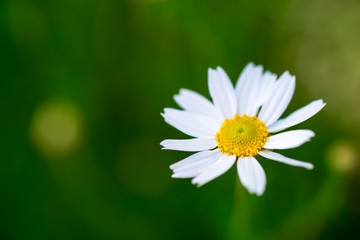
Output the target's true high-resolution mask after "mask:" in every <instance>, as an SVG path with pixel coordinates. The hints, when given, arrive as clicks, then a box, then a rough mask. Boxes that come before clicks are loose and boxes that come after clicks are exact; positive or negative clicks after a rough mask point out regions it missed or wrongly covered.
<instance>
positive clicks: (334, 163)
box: [326, 140, 359, 174]
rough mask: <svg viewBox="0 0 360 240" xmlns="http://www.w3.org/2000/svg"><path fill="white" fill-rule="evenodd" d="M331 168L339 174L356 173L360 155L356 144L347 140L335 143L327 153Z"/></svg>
mask: <svg viewBox="0 0 360 240" xmlns="http://www.w3.org/2000/svg"><path fill="white" fill-rule="evenodd" d="M326 160H327V163H328V165H329V167H330V168H331V169H332V170H333V171H335V172H338V173H342V174H347V173H352V172H354V171H355V170H356V169H357V168H358V167H359V155H358V151H357V149H356V148H355V146H354V144H353V143H352V142H350V141H346V140H338V141H335V142H333V143H332V144H331V145H330V146H329V147H328V149H327V151H326Z"/></svg>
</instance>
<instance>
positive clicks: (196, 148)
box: [161, 63, 325, 196]
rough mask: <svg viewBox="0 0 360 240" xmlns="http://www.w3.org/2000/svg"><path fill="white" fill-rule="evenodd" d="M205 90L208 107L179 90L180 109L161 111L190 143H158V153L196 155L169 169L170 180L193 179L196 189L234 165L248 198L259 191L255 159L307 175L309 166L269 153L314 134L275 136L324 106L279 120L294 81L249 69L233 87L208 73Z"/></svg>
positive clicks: (262, 180)
mask: <svg viewBox="0 0 360 240" xmlns="http://www.w3.org/2000/svg"><path fill="white" fill-rule="evenodd" d="M208 78H209V80H208V85H209V91H210V95H211V98H212V101H213V102H210V101H209V100H208V99H206V98H205V97H203V96H201V95H200V94H198V93H196V92H193V91H191V90H187V89H181V90H180V93H179V94H178V95H175V96H174V99H175V101H176V103H177V104H178V105H179V106H180V107H181V108H183V110H177V109H173V108H165V109H164V113H162V116H163V117H164V119H165V122H167V123H168V124H170V125H171V126H173V127H175V128H177V129H178V130H180V131H181V132H183V133H185V134H187V135H189V136H191V137H194V138H192V139H182V140H170V139H169V140H164V141H162V142H161V145H162V146H163V149H171V150H178V151H187V152H196V153H195V154H193V155H191V156H189V157H187V158H185V159H183V160H181V161H179V162H177V163H174V164H172V165H171V166H170V169H172V170H173V172H174V174H173V175H172V177H173V178H193V179H192V181H191V182H192V183H193V184H195V185H197V186H202V185H204V184H206V183H208V182H209V181H211V180H213V179H215V178H216V177H218V176H220V175H222V174H223V173H225V172H226V171H227V170H229V169H230V168H231V167H232V166H233V165H234V164H235V163H236V165H237V171H238V174H239V178H240V182H241V183H242V185H243V186H244V187H245V188H246V189H247V190H248V191H249V192H250V193H252V194H256V195H259V196H260V195H262V194H263V193H264V190H265V185H266V176H265V172H264V169H263V168H262V167H261V165H260V163H259V162H258V161H257V160H256V158H257V157H258V156H262V157H264V158H267V159H270V160H274V161H278V162H282V163H285V164H288V165H291V166H296V167H303V168H306V169H313V165H312V164H311V163H308V162H303V161H299V160H295V159H291V158H288V157H285V156H283V155H281V154H279V153H276V152H273V150H277V149H290V148H296V147H299V146H300V145H302V144H303V143H305V142H307V141H309V140H310V138H311V137H313V136H314V135H315V134H314V132H313V131H311V130H306V129H301V130H291V131H285V132H282V133H278V132H280V131H282V130H284V129H286V128H289V127H292V126H294V125H296V124H299V123H301V122H303V121H305V120H307V119H309V118H310V117H312V116H313V115H315V114H316V113H317V112H319V111H320V110H321V109H322V108H323V107H324V106H325V103H324V102H323V101H322V100H316V101H313V102H311V103H309V104H308V105H306V106H305V107H303V108H300V109H298V110H297V111H295V112H293V113H291V114H290V115H289V116H287V117H285V118H283V119H279V118H280V117H281V115H282V114H283V113H284V111H285V109H286V108H287V106H288V104H289V103H290V100H291V98H292V96H293V93H294V90H295V77H294V76H292V75H290V74H289V72H287V71H286V72H284V73H283V74H282V75H281V76H280V77H279V78H278V79H277V77H276V75H275V74H273V73H271V72H269V71H265V72H264V71H263V67H262V66H255V65H254V64H252V63H249V64H248V65H247V66H246V67H245V69H244V70H243V72H242V73H241V74H240V77H239V79H238V81H237V84H236V86H235V88H234V87H233V85H232V83H231V81H230V79H229V77H228V76H227V74H226V73H225V71H224V70H223V69H222V68H221V67H217V68H216V69H215V70H214V69H211V68H210V69H209V71H208Z"/></svg>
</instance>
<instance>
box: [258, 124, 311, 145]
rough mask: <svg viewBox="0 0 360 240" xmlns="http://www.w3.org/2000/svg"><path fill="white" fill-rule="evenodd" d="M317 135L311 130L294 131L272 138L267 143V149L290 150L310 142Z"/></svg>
mask: <svg viewBox="0 0 360 240" xmlns="http://www.w3.org/2000/svg"><path fill="white" fill-rule="evenodd" d="M314 136H315V133H314V132H313V131H311V130H303V129H301V130H293V131H288V132H283V133H279V134H276V135H274V136H270V137H269V139H268V140H266V142H265V146H264V148H266V149H290V148H296V147H298V146H301V145H303V144H304V143H306V142H308V141H310V138H312V137H314Z"/></svg>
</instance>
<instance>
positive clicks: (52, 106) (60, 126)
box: [30, 100, 82, 156]
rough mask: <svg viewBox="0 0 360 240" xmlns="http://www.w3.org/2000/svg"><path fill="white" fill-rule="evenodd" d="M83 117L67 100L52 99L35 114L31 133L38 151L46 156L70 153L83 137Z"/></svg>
mask: <svg viewBox="0 0 360 240" xmlns="http://www.w3.org/2000/svg"><path fill="white" fill-rule="evenodd" d="M81 129H82V124H81V119H80V114H79V111H78V110H77V109H76V107H75V106H74V105H73V104H71V103H70V102H67V101H59V100H56V101H50V102H46V103H44V104H43V105H41V106H39V107H38V108H37V109H36V111H35V112H34V114H33V118H32V120H31V125H30V135H31V139H32V141H33V143H34V144H35V146H36V147H37V149H38V151H39V152H40V153H42V154H45V155H46V156H60V155H65V154H68V153H70V152H71V151H72V150H73V149H74V148H75V147H76V146H77V145H78V143H79V140H80V138H81V132H82V131H81Z"/></svg>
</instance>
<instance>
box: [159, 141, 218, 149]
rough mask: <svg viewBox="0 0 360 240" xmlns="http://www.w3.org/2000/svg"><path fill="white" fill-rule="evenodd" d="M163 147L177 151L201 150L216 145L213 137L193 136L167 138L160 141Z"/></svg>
mask: <svg viewBox="0 0 360 240" xmlns="http://www.w3.org/2000/svg"><path fill="white" fill-rule="evenodd" d="M160 144H161V145H162V146H163V147H164V148H163V149H170V150H178V151H188V152H194V151H203V150H208V149H212V148H214V147H216V146H217V142H216V139H215V138H194V139H181V140H172V139H167V140H164V141H162V142H161V143H160Z"/></svg>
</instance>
